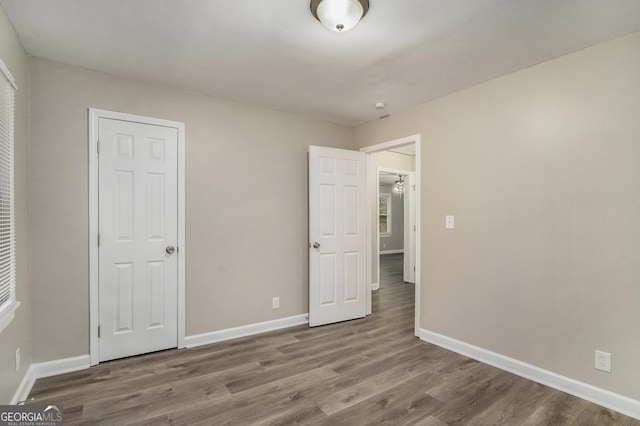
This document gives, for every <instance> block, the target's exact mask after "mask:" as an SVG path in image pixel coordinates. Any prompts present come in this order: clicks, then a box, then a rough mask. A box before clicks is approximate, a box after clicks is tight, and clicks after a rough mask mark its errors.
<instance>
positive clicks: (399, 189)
mask: <svg viewBox="0 0 640 426" xmlns="http://www.w3.org/2000/svg"><path fill="white" fill-rule="evenodd" d="M398 178H399V179H398V180H397V181H396V183H395V185H394V188H393V190H394V191H396V192H397V193H398V194H402V193H403V192H404V178H403V176H402V175H398Z"/></svg>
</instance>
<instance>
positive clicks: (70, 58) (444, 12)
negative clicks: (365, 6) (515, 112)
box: [0, 0, 640, 126]
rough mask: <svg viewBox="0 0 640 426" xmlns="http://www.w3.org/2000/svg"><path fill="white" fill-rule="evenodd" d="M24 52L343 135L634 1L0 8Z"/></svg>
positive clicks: (8, 1)
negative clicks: (348, 23) (353, 20)
mask: <svg viewBox="0 0 640 426" xmlns="http://www.w3.org/2000/svg"><path fill="white" fill-rule="evenodd" d="M0 5H2V7H3V9H4V10H5V11H6V13H7V15H8V16H9V19H10V20H11V22H12V23H13V25H14V27H15V29H16V32H17V33H18V36H19V37H20V40H21V42H22V44H23V46H24V48H25V50H26V51H27V53H29V54H30V55H33V56H37V57H41V58H45V59H50V60H53V61H58V62H63V63H68V64H72V65H77V66H81V67H85V68H90V69H94V70H99V71H104V72H107V73H111V74H116V75H120V76H125V77H130V78H135V79H140V80H147V81H153V82H158V83H163V84H168V85H171V86H174V87H179V88H183V89H187V90H193V91H197V92H201V93H205V94H209V95H212V96H216V97H220V98H225V99H230V100H237V101H241V102H245V103H249V104H254V105H261V106H265V107H269V108H274V109H277V110H281V111H288V112H292V113H295V114H298V115H304V116H309V117H314V118H318V119H321V120H325V121H330V122H334V123H339V124H344V125H347V126H354V125H357V124H359V123H362V122H364V121H368V120H373V119H377V117H378V116H379V115H380V112H379V111H377V110H375V108H374V104H375V103H376V102H385V103H386V108H385V111H384V112H386V113H390V114H393V113H394V112H397V111H399V110H402V109H405V108H408V107H411V106H414V105H417V104H420V103H423V102H426V101H428V100H431V99H434V98H436V97H440V96H443V95H446V94H448V93H452V92H455V91H458V90H461V89H463V88H466V87H469V86H472V85H475V84H478V83H481V82H484V81H487V80H490V79H493V78H496V77H499V76H502V75H505V74H508V73H511V72H514V71H517V70H520V69H522V68H525V67H528V66H531V65H534V64H537V63H540V62H544V61H546V60H549V59H552V58H555V57H558V56H561V55H564V54H567V53H570V52H573V51H576V50H579V49H582V48H585V47H588V46H591V45H594V44H597V43H599V42H602V41H606V40H609V39H612V38H615V37H618V36H621V35H624V34H628V33H631V32H635V31H638V30H640V1H639V0H371V8H370V10H369V13H368V15H367V16H366V17H365V18H364V19H363V20H362V22H361V23H360V24H359V25H358V26H357V27H356V28H354V29H353V30H351V31H350V32H347V33H343V34H338V33H332V32H329V31H327V30H326V29H324V27H323V26H322V25H320V23H319V22H317V21H316V20H315V18H313V16H312V15H311V13H310V12H309V0H200V1H176V0H0Z"/></svg>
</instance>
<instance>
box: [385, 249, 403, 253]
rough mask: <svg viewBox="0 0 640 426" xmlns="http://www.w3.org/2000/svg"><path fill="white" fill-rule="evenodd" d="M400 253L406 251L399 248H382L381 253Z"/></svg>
mask: <svg viewBox="0 0 640 426" xmlns="http://www.w3.org/2000/svg"><path fill="white" fill-rule="evenodd" d="M398 253H404V250H403V249H397V250H381V251H380V254H398Z"/></svg>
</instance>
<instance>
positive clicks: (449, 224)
mask: <svg viewBox="0 0 640 426" xmlns="http://www.w3.org/2000/svg"><path fill="white" fill-rule="evenodd" d="M444 226H445V228H447V229H454V228H455V223H454V218H453V215H449V216H445V219H444Z"/></svg>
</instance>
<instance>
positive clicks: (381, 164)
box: [360, 135, 421, 336]
mask: <svg viewBox="0 0 640 426" xmlns="http://www.w3.org/2000/svg"><path fill="white" fill-rule="evenodd" d="M420 143H421V140H420V135H413V136H408V137H405V138H401V139H396V140H392V141H389V142H384V143H381V144H377V145H372V146H368V147H365V148H362V149H361V150H360V151H362V152H364V153H366V154H367V209H368V211H369V214H368V220H367V222H368V230H369V232H367V251H368V253H367V260H368V263H367V282H368V290H369V291H368V292H367V294H368V299H367V313H368V314H371V291H375V290H376V289H378V288H379V286H380V253H381V251H383V250H381V244H380V241H381V238H388V237H385V236H384V234H385V232H382V234H383V236H382V237H381V235H380V234H381V231H389V230H391V232H390V233H389V232H386V234H391V235H392V234H393V222H391V223H390V228H391V229H389V222H388V217H384V215H381V214H380V194H381V191H380V174H381V172H385V173H397V175H398V176H396V179H395V180H399V179H398V177H399V176H400V175H403V174H406V177H404V179H403V180H404V193H403V195H402V197H403V207H406V208H404V212H403V248H402V251H403V255H404V260H403V280H404V281H407V282H411V281H413V282H415V318H414V335H415V336H419V331H420V262H419V259H420V197H419V194H420V166H421V164H420V158H421V157H420V148H421V146H420ZM394 184H395V181H394ZM392 190H393V188H392ZM383 194H384V192H383ZM405 197H406V200H405ZM385 198H386V197H385ZM391 200H392V199H391ZM404 201H406V204H405V203H404ZM381 220H382V221H383V223H382V224H381ZM391 220H393V206H392V207H391ZM406 225H408V226H406ZM409 231H410V232H409ZM382 244H383V245H384V244H386V243H382ZM383 248H384V249H386V247H384V246H383ZM396 250H399V249H396Z"/></svg>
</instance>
